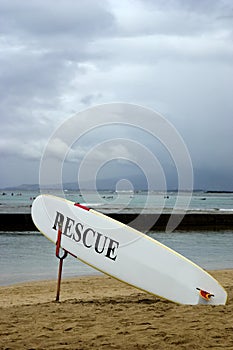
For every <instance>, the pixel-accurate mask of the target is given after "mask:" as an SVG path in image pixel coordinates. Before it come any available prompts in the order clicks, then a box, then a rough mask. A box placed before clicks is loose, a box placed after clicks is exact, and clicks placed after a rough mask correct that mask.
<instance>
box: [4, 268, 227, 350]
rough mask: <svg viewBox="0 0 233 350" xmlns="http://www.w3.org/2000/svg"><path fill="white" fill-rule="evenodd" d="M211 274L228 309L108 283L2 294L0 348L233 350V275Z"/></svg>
mask: <svg viewBox="0 0 233 350" xmlns="http://www.w3.org/2000/svg"><path fill="white" fill-rule="evenodd" d="M211 274H212V275H213V276H214V277H215V278H217V279H218V280H219V282H220V283H221V284H222V285H223V286H224V287H225V288H226V290H227V292H228V295H229V298H228V303H227V305H226V306H204V305H198V306H183V305H176V304H174V303H171V302H168V301H165V300H162V299H159V298H156V297H154V296H151V295H149V294H146V293H143V292H140V291H138V290H137V289H135V288H131V287H129V286H127V285H125V284H123V283H120V282H118V281H116V280H114V279H111V278H110V277H106V276H98V277H97V276H96V277H83V278H77V279H71V280H63V281H62V286H61V298H60V299H61V302H60V303H56V302H54V299H55V295H56V281H45V282H33V283H24V284H20V285H14V286H9V287H0V349H5V350H6V349H31V350H32V349H40V350H42V349H147V350H148V349H220V348H221V349H233V270H224V271H215V272H211Z"/></svg>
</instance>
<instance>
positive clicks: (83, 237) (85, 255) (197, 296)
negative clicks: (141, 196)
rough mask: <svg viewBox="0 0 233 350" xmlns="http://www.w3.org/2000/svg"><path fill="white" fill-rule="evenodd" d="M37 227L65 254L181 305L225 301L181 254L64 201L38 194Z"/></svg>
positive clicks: (34, 210)
mask: <svg viewBox="0 0 233 350" xmlns="http://www.w3.org/2000/svg"><path fill="white" fill-rule="evenodd" d="M31 214H32V219H33V221H34V223H35V225H36V227H37V228H38V230H39V231H40V232H41V233H42V234H43V235H45V236H46V237H47V238H48V239H49V240H51V241H52V242H53V243H55V244H56V241H57V232H58V227H60V229H61V232H62V235H61V241H60V244H61V247H62V248H63V249H64V250H65V251H67V252H68V253H69V254H71V255H73V256H74V257H76V258H78V259H79V260H81V261H83V262H84V263H86V264H88V265H90V266H92V267H93V268H95V269H97V270H99V271H102V272H104V273H106V274H107V275H110V276H112V277H114V278H116V279H118V280H120V281H122V282H125V283H127V284H129V285H132V286H134V287H136V288H138V289H140V290H143V291H146V292H148V293H151V294H154V295H156V296H159V297H162V298H164V299H167V300H170V301H173V302H176V303H180V304H189V305H195V304H207V305H220V304H225V303H226V300H227V293H226V291H225V290H224V288H223V287H222V286H221V285H220V284H219V283H218V282H217V281H216V280H215V279H214V278H213V277H212V276H211V275H210V274H208V273H207V272H206V271H204V270H203V269H202V268H200V267H199V266H198V265H196V264H195V263H193V262H192V261H190V260H188V259H187V258H185V257H184V256H182V255H181V254H179V253H177V252H175V251H174V250H172V249H170V248H168V247H166V246H165V245H163V244H161V243H159V242H158V241H156V240H154V239H153V238H151V237H149V236H147V235H146V234H143V233H141V232H139V231H137V230H135V229H133V228H131V227H129V226H127V225H125V224H122V223H120V222H119V221H116V220H113V219H111V218H109V217H108V216H106V215H103V214H101V213H99V212H97V211H95V210H93V209H89V208H87V207H85V206H82V205H80V204H77V203H74V202H71V201H68V200H66V199H63V198H60V197H56V196H52V195H39V196H38V197H37V198H36V199H35V200H34V202H33V205H32V212H31Z"/></svg>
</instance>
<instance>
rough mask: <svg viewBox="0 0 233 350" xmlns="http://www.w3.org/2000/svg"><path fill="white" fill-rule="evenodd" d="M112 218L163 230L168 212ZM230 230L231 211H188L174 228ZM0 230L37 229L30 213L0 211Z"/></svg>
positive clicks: (117, 214) (116, 214) (122, 214)
mask: <svg viewBox="0 0 233 350" xmlns="http://www.w3.org/2000/svg"><path fill="white" fill-rule="evenodd" d="M106 215H107V216H109V217H111V218H112V219H115V220H118V221H120V222H122V223H124V224H128V225H129V226H132V227H134V228H136V229H138V230H144V229H148V230H149V229H151V230H154V231H164V230H165V229H166V226H167V223H168V221H169V218H170V217H171V214H170V213H162V214H157V213H154V214H152V213H150V214H136V213H124V212H123V213H109V214H106ZM182 216H183V213H174V214H173V216H172V217H173V221H174V222H176V220H177V221H178V220H179V218H180V217H182ZM224 229H226V230H231V229H233V213H226V212H214V213H212V212H208V213H207V212H204V213H199V212H188V213H186V214H185V215H184V217H183V219H182V221H181V222H180V223H179V224H178V226H177V227H176V230H187V231H199V230H202V231H204V230H216V231H218V230H224ZM0 231H22V232H23V231H38V230H37V228H36V227H35V225H34V223H33V221H32V218H31V214H30V213H22V214H21V213H0Z"/></svg>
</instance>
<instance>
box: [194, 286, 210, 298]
mask: <svg viewBox="0 0 233 350" xmlns="http://www.w3.org/2000/svg"><path fill="white" fill-rule="evenodd" d="M196 289H197V290H199V295H200V297H202V298H203V299H205V300H210V298H211V297H214V294H211V293H209V292H207V291H206V290H203V289H200V288H196Z"/></svg>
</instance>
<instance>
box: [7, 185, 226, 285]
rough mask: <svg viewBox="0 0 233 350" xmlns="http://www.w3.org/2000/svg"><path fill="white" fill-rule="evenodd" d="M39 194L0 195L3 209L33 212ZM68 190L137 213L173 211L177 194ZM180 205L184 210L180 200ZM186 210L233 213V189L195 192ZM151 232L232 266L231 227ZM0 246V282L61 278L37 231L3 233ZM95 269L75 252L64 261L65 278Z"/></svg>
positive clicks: (92, 202) (200, 258)
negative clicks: (226, 191) (213, 229)
mask: <svg viewBox="0 0 233 350" xmlns="http://www.w3.org/2000/svg"><path fill="white" fill-rule="evenodd" d="M38 194H39V192H28V191H24V192H21V194H20V193H16V192H15V193H13V194H11V192H7V193H6V194H5V195H2V194H1V195H0V213H4V212H8V213H10V212H22V213H25V212H30V206H31V204H32V202H33V198H35V197H36V196H37V195H38ZM53 194H59V193H56V192H55V193H54V192H53ZM65 195H66V198H67V199H69V200H71V201H75V202H79V203H84V204H86V205H89V206H91V207H93V208H95V209H97V210H100V211H102V212H105V213H110V212H119V211H120V212H135V213H139V212H140V211H141V210H142V208H145V203H146V210H147V211H148V212H156V211H161V208H163V212H170V211H171V210H172V208H173V207H174V204H175V202H176V196H177V194H176V193H168V194H162V193H151V194H150V196H149V199H148V195H147V194H146V193H144V192H140V193H129V192H125V193H120V194H119V193H113V192H101V193H99V194H98V195H96V194H95V193H92V192H88V193H85V194H80V193H78V192H72V191H70V192H69V191H66V192H65ZM183 195H184V196H185V195H186V194H183ZM184 201H185V197H184ZM179 209H181V210H182V201H181V206H180V208H179ZM188 210H189V211H198V212H213V211H223V212H232V211H233V193H214V194H213V193H202V192H201V193H199V192H198V193H195V194H194V195H193V197H192V199H191V203H190V206H189V208H188ZM148 234H149V235H150V236H151V237H152V238H154V239H156V240H158V241H160V242H161V243H163V244H165V245H167V246H168V247H170V248H172V249H174V250H176V251H177V252H179V253H181V254H182V255H184V256H186V257H187V258H189V259H190V260H192V261H194V262H195V263H197V264H198V265H200V266H201V267H203V268H205V269H208V270H213V269H225V268H233V230H228V231H205V232H197V231H193V232H192V231H188V232H183V231H182V232H178V231H176V232H175V233H169V234H168V233H164V232H153V231H151V232H148ZM0 248H1V254H0V269H1V273H0V285H10V284H14V283H19V282H25V281H33V280H45V279H56V278H57V269H58V259H57V258H56V257H55V246H54V245H53V244H52V243H51V242H50V241H48V240H47V239H46V238H45V237H44V236H43V235H41V234H40V233H39V232H0ZM94 274H99V272H98V271H96V270H94V269H93V268H91V267H89V266H87V265H85V264H84V263H82V262H80V261H78V260H77V259H75V258H73V257H71V256H68V257H67V258H66V259H65V261H64V267H63V276H64V277H76V276H82V275H94Z"/></svg>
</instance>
